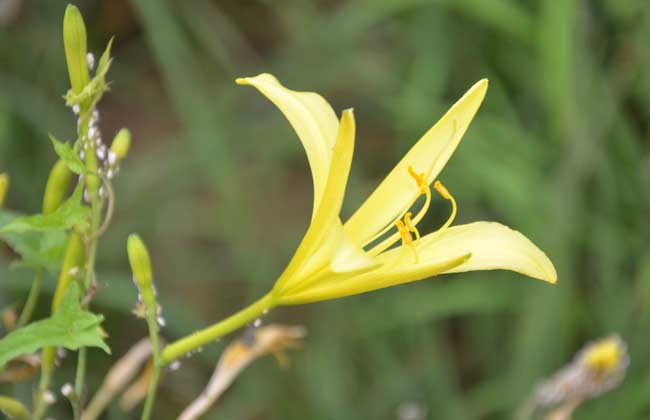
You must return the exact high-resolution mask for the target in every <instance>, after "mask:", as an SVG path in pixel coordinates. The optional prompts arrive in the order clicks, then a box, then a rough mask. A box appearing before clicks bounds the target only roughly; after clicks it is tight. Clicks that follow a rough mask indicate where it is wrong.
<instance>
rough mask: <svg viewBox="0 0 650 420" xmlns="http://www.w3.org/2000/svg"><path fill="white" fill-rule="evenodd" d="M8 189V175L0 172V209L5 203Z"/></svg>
mask: <svg viewBox="0 0 650 420" xmlns="http://www.w3.org/2000/svg"><path fill="white" fill-rule="evenodd" d="M8 191H9V175H7V174H5V173H1V174H0V209H1V208H2V207H3V206H4V204H5V197H7V192H8Z"/></svg>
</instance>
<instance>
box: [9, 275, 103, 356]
mask: <svg viewBox="0 0 650 420" xmlns="http://www.w3.org/2000/svg"><path fill="white" fill-rule="evenodd" d="M79 298H80V291H79V285H77V283H71V284H70V286H69V287H68V290H67V291H66V294H65V296H64V297H63V300H62V301H61V306H59V309H58V310H57V311H56V312H55V313H54V314H53V315H52V316H51V317H49V318H46V319H43V320H41V321H36V322H34V323H31V324H29V325H28V326H26V327H23V328H20V329H18V330H16V331H13V332H11V333H10V334H8V335H7V336H5V337H4V338H3V339H2V340H0V368H1V367H2V366H4V365H5V363H7V362H8V361H9V360H11V359H13V358H14V357H17V356H20V355H22V354H29V353H33V352H35V351H36V350H38V349H40V348H43V347H65V348H67V349H69V350H77V349H78V348H79V347H99V348H101V349H102V350H104V351H105V352H106V353H109V354H110V352H111V351H110V349H109V348H108V346H107V345H106V343H105V342H104V339H103V336H104V333H103V331H102V329H101V327H100V326H99V325H100V324H101V322H102V321H103V320H104V317H103V316H102V315H95V314H92V313H90V312H88V311H84V310H83V309H81V306H80V305H79Z"/></svg>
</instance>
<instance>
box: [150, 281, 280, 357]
mask: <svg viewBox="0 0 650 420" xmlns="http://www.w3.org/2000/svg"><path fill="white" fill-rule="evenodd" d="M274 306H275V301H274V298H273V295H272V294H271V293H268V294H266V295H264V296H263V297H262V298H261V299H260V300H258V301H257V302H255V303H253V304H252V305H250V306H248V307H246V308H244V309H242V310H241V311H239V312H237V313H235V314H234V315H231V316H229V317H228V318H226V319H224V320H223V321H221V322H218V323H216V324H214V325H211V326H209V327H207V328H204V329H202V330H200V331H197V332H195V333H193V334H190V335H188V336H186V337H184V338H181V339H180V340H177V341H175V342H173V343H171V344H170V345H168V346H167V347H165V349H164V350H163V352H162V365H163V366H164V365H168V364H169V363H171V362H173V361H174V360H176V359H178V358H179V357H182V356H183V355H185V354H186V353H188V352H190V351H192V350H195V349H197V348H199V347H201V346H203V345H205V344H207V343H209V342H211V341H214V340H216V339H218V338H221V337H223V336H224V335H226V334H229V333H231V332H233V331H235V330H236V329H238V328H240V327H243V326H244V325H246V324H248V323H249V322H251V321H253V320H254V319H255V318H259V317H260V316H262V315H264V313H265V312H267V311H268V310H270V309H271V308H273V307H274Z"/></svg>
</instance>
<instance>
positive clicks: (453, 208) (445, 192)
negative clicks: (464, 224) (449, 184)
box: [433, 181, 458, 232]
mask: <svg viewBox="0 0 650 420" xmlns="http://www.w3.org/2000/svg"><path fill="white" fill-rule="evenodd" d="M433 188H435V190H436V191H438V194H440V195H441V196H442V198H444V199H445V200H448V201H451V214H450V215H449V218H448V219H447V221H446V222H445V224H444V225H442V227H441V228H440V229H438V232H441V231H443V230H445V229H447V228H448V227H449V226H450V225H451V223H452V222H453V221H454V219H455V218H456V212H457V210H458V207H457V205H456V200H455V199H454V197H453V196H452V195H451V194H450V193H449V190H448V189H447V188H446V187H445V186H444V185H442V182H440V181H436V182H435V183H434V184H433Z"/></svg>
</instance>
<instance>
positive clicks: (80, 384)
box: [72, 347, 88, 420]
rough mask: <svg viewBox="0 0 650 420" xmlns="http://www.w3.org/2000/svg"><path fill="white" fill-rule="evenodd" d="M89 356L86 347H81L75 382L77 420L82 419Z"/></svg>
mask: <svg viewBox="0 0 650 420" xmlns="http://www.w3.org/2000/svg"><path fill="white" fill-rule="evenodd" d="M87 356H88V349H87V348H86V347H81V348H80V349H79V352H78V353H77V373H76V377H75V381H74V392H75V394H76V396H77V403H76V404H72V410H73V412H74V418H75V420H79V419H80V418H81V411H82V405H83V402H82V400H83V398H82V397H81V396H82V395H83V390H84V382H85V378H86V357H87Z"/></svg>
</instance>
